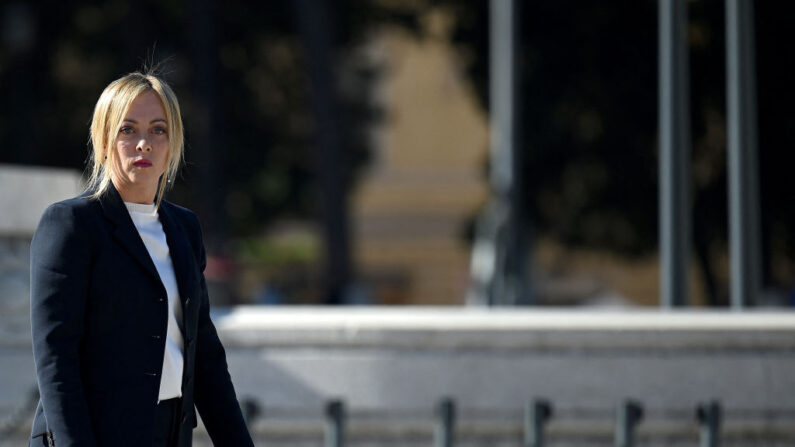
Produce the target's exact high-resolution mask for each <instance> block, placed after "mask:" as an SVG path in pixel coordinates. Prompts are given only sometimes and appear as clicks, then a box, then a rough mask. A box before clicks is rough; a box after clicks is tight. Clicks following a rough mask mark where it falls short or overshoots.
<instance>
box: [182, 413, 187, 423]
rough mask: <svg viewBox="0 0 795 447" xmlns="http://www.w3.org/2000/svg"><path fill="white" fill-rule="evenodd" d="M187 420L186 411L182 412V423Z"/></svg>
mask: <svg viewBox="0 0 795 447" xmlns="http://www.w3.org/2000/svg"><path fill="white" fill-rule="evenodd" d="M187 422H188V413H182V423H183V424H186V423H187Z"/></svg>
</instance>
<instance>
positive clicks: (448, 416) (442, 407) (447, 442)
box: [436, 398, 455, 447]
mask: <svg viewBox="0 0 795 447" xmlns="http://www.w3.org/2000/svg"><path fill="white" fill-rule="evenodd" d="M437 421H438V422H437V426H436V447H453V442H454V436H453V434H454V431H455V402H453V399H451V398H445V399H442V401H441V402H440V403H439V408H438V419H437Z"/></svg>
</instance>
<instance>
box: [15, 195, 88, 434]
mask: <svg viewBox="0 0 795 447" xmlns="http://www.w3.org/2000/svg"><path fill="white" fill-rule="evenodd" d="M89 233H90V230H89V229H88V228H86V226H85V224H84V223H81V222H78V218H77V216H76V210H75V208H74V207H70V206H67V205H64V204H60V203H56V204H54V205H52V206H50V207H49V208H48V209H47V210H46V211H45V212H44V215H43V216H42V218H41V221H40V222H39V226H38V228H37V230H36V233H35V234H34V236H33V240H32V242H31V247H30V317H31V318H30V319H31V331H32V335H33V357H34V361H35V364H36V375H37V379H38V383H39V392H40V394H41V400H42V406H43V408H44V416H45V418H46V421H47V427H48V429H49V430H50V431H51V432H52V434H53V437H54V439H55V442H56V443H57V445H58V446H59V447H61V446H81V447H84V446H94V445H95V441H94V437H93V431H92V428H91V421H90V418H89V413H88V407H87V404H86V399H85V394H84V392H83V385H82V381H81V379H80V349H79V348H80V343H81V340H82V338H83V324H84V321H83V318H84V314H85V312H84V311H85V306H86V296H87V294H88V291H87V288H88V280H89V268H90V265H91V241H90V237H89Z"/></svg>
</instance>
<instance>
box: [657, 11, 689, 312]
mask: <svg viewBox="0 0 795 447" xmlns="http://www.w3.org/2000/svg"><path fill="white" fill-rule="evenodd" d="M658 19H659V107H660V110H659V127H660V129H659V132H660V162H659V163H660V164H659V166H660V168H659V169H660V178H659V182H660V183H659V185H660V186H659V195H660V199H659V210H660V215H659V231H660V237H659V244H660V304H661V305H662V306H663V307H666V308H671V307H675V306H682V305H687V304H688V303H689V301H690V300H689V297H688V289H689V285H690V277H689V276H690V275H689V270H690V247H691V231H690V222H691V215H692V213H691V209H690V207H691V205H690V203H691V202H690V191H691V184H690V107H689V99H688V98H689V88H688V73H689V70H688V51H687V2H686V1H685V0H659V17H658Z"/></svg>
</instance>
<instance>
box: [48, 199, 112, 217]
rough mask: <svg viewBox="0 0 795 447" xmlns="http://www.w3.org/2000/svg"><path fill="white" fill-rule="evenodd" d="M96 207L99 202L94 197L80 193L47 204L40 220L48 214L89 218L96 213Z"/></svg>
mask: <svg viewBox="0 0 795 447" xmlns="http://www.w3.org/2000/svg"><path fill="white" fill-rule="evenodd" d="M98 209H99V203H98V202H97V200H96V199H92V198H90V197H88V195H87V194H81V195H79V196H77V197H72V198H71V199H66V200H61V201H60V202H55V203H53V204H51V205H49V206H48V207H47V208H46V209H45V210H44V213H42V217H41V219H40V221H43V220H45V219H46V218H47V217H48V216H53V217H55V216H58V217H59V218H71V219H80V220H82V219H90V217H91V216H92V215H94V214H96V212H97V211H98Z"/></svg>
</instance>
